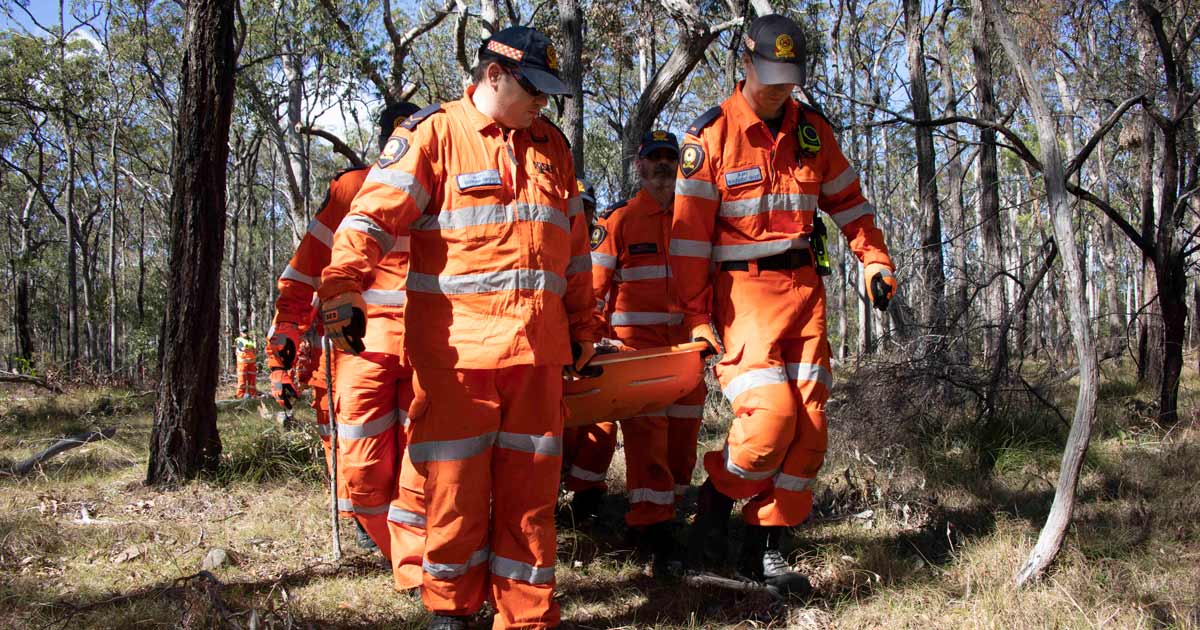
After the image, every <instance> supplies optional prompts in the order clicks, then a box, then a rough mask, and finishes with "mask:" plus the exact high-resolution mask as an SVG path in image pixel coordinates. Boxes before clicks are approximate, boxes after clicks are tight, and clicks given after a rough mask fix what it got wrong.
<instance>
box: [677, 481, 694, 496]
mask: <svg viewBox="0 0 1200 630" xmlns="http://www.w3.org/2000/svg"><path fill="white" fill-rule="evenodd" d="M691 487H692V486H690V485H688V484H679V485H677V486H675V496H677V497H681V496H683V495H685V494H687V491H688V488H691Z"/></svg>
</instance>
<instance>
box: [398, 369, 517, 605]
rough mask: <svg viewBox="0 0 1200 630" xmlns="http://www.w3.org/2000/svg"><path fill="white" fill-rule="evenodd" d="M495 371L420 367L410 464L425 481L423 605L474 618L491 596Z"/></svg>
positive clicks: (496, 416)
mask: <svg viewBox="0 0 1200 630" xmlns="http://www.w3.org/2000/svg"><path fill="white" fill-rule="evenodd" d="M495 380H496V371H495V370H452V369H437V368H417V369H416V375H415V376H414V378H413V390H414V400H413V403H412V406H411V407H410V417H411V419H412V424H411V427H412V429H411V434H410V439H409V445H408V458H409V460H410V461H411V462H412V464H413V466H414V467H415V468H416V471H417V473H419V474H420V475H422V476H423V477H424V479H425V480H424V493H425V550H424V558H423V561H422V566H423V575H422V581H421V600H422V602H423V603H424V604H425V607H426V608H427V609H429V610H430V611H433V612H436V613H442V614H447V615H467V614H474V613H475V612H477V611H478V610H479V607H480V606H482V605H483V602H484V599H486V596H487V588H488V582H487V571H488V568H487V567H488V559H489V553H490V551H489V548H488V531H489V529H490V514H491V511H492V507H491V496H492V492H491V486H492V469H493V466H492V457H493V444H494V443H495V441H496V435H497V434H498V433H499V430H500V398H499V394H498V392H497V391H496V383H495Z"/></svg>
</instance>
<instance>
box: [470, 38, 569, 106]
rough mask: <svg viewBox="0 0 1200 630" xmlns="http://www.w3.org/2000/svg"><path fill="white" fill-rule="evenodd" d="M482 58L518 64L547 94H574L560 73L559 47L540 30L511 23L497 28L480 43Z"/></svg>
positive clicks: (516, 65)
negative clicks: (504, 27)
mask: <svg viewBox="0 0 1200 630" xmlns="http://www.w3.org/2000/svg"><path fill="white" fill-rule="evenodd" d="M479 58H480V59H487V58H492V59H495V60H497V61H500V62H502V63H506V64H508V65H511V66H515V67H516V68H517V70H518V71H519V72H520V73H521V75H523V76H524V77H525V78H526V79H528V80H529V82H530V83H532V84H533V87H535V88H537V89H538V90H541V91H542V92H545V93H546V94H566V95H568V96H569V95H570V91H571V90H570V88H568V87H567V84H566V83H563V82H562V79H561V78H559V76H558V51H557V50H555V49H554V44H551V43H550V40H549V39H548V38H547V37H546V36H545V35H542V34H541V33H540V32H538V31H537V30H534V29H532V28H529V27H527V26H510V27H508V28H506V29H502V30H499V31H496V32H495V33H494V34H493V35H492V36H491V37H489V38H487V39H485V40H483V43H482V44H480V46H479Z"/></svg>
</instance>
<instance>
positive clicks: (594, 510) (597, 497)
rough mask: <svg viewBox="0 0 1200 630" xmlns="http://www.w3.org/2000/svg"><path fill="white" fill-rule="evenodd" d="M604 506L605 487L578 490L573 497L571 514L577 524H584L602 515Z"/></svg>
mask: <svg viewBox="0 0 1200 630" xmlns="http://www.w3.org/2000/svg"><path fill="white" fill-rule="evenodd" d="M603 507H604V489H603V488H588V489H587V490H576V491H575V496H574V497H571V516H572V517H573V518H574V519H575V524H576V525H582V524H584V523H586V522H588V521H590V520H592V519H594V518H596V517H597V516H599V515H600V510H601V509H603Z"/></svg>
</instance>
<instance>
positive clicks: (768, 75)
mask: <svg viewBox="0 0 1200 630" xmlns="http://www.w3.org/2000/svg"><path fill="white" fill-rule="evenodd" d="M742 43H743V44H744V45H745V46H746V50H747V51H749V52H750V59H751V60H753V61H754V71H755V72H756V73H757V74H758V80H759V81H761V82H762V84H763V85H779V84H782V83H791V84H793V85H803V84H804V56H805V54H806V53H807V50H806V49H805V40H804V31H802V30H800V26H799V25H798V24H796V23H795V22H793V21H792V20H790V19H788V18H786V17H784V16H782V15H778V14H774V15H764V16H762V17H760V18H755V20H754V21H753V22H751V23H750V28H748V29H746V34H745V35H743V36H742Z"/></svg>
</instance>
